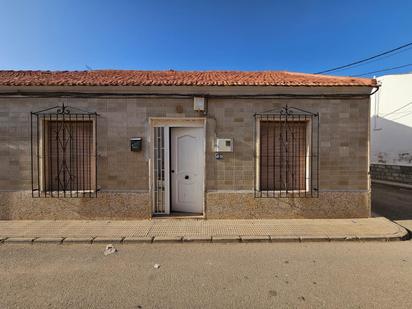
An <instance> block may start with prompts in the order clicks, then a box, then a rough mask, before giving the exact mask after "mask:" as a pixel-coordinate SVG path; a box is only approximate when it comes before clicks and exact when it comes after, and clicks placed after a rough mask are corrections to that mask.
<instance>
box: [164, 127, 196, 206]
mask: <svg viewBox="0 0 412 309" xmlns="http://www.w3.org/2000/svg"><path fill="white" fill-rule="evenodd" d="M170 147H171V155H170V161H171V162H170V172H171V183H170V184H171V201H172V204H171V206H172V207H171V211H178V212H191V213H203V179H204V175H203V174H204V138H203V128H171V139H170Z"/></svg>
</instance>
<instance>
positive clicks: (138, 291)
mask: <svg viewBox="0 0 412 309" xmlns="http://www.w3.org/2000/svg"><path fill="white" fill-rule="evenodd" d="M118 249H119V251H118V252H117V253H115V254H113V255H109V256H104V255H103V251H104V245H97V244H95V245H53V244H49V245H16V244H14V245H13V244H5V245H1V246H0V274H1V275H0V278H1V280H0V308H269V307H272V308H273V307H278V308H394V307H396V308H410V307H411V303H412V293H411V290H412V242H411V241H404V242H363V243H359V242H335V243H285V244H282V243H276V244H274V243H273V244H270V243H261V244H256V243H254V244H253V243H252V244H171V245H168V244H135V245H118ZM155 263H159V264H160V268H159V269H155V268H154V267H153V265H154V264H155Z"/></svg>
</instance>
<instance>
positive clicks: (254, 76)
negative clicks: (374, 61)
mask: <svg viewBox="0 0 412 309" xmlns="http://www.w3.org/2000/svg"><path fill="white" fill-rule="evenodd" d="M0 86H310V87H312V86H313V87H315V86H368V87H372V86H376V81H375V80H374V79H368V78H353V77H340V76H328V75H315V74H306V73H292V72H284V71H262V72H241V71H174V70H170V71H132V70H93V71H0Z"/></svg>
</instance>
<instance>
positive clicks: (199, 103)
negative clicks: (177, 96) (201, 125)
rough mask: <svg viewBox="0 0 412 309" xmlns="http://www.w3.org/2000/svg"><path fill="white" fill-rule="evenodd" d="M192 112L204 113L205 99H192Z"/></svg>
mask: <svg viewBox="0 0 412 309" xmlns="http://www.w3.org/2000/svg"><path fill="white" fill-rule="evenodd" d="M193 110H195V111H201V112H202V111H204V110H205V98H204V97H194V98H193Z"/></svg>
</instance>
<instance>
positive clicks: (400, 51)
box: [336, 46, 412, 71]
mask: <svg viewBox="0 0 412 309" xmlns="http://www.w3.org/2000/svg"><path fill="white" fill-rule="evenodd" d="M411 49H412V46H411V47H409V48H406V49H402V50H399V51H397V52H395V53H392V54H389V55H385V56H382V57H380V58H377V59H372V60H368V61H365V62H362V63H359V64H357V65H353V66H351V67H350V68H346V69H340V70H336V71H345V70H351V69H354V68H357V67H361V66H363V65H368V64H370V63H374V62H377V61H382V60H383V59H386V58H389V57H393V56H395V55H398V54H400V53H404V52H407V51H408V50H411Z"/></svg>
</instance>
